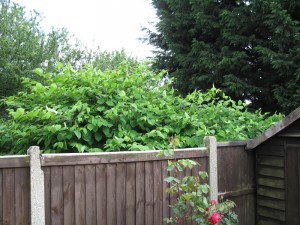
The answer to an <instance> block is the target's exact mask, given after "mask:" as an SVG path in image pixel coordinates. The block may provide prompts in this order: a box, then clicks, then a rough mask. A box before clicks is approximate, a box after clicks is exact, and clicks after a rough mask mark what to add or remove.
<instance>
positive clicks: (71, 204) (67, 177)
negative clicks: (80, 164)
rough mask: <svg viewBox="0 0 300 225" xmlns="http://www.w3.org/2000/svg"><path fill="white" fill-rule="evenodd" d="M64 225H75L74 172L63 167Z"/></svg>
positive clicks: (69, 167)
mask: <svg viewBox="0 0 300 225" xmlns="http://www.w3.org/2000/svg"><path fill="white" fill-rule="evenodd" d="M63 194H64V225H74V224H75V170H74V166H64V167H63Z"/></svg>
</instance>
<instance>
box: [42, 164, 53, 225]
mask: <svg viewBox="0 0 300 225" xmlns="http://www.w3.org/2000/svg"><path fill="white" fill-rule="evenodd" d="M43 171H44V187H45V222H46V225H51V169H50V167H43Z"/></svg>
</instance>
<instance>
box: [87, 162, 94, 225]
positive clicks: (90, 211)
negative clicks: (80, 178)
mask: <svg viewBox="0 0 300 225" xmlns="http://www.w3.org/2000/svg"><path fill="white" fill-rule="evenodd" d="M85 221H86V222H85V223H86V224H89V225H96V223H97V214H96V168H95V165H86V166H85Z"/></svg>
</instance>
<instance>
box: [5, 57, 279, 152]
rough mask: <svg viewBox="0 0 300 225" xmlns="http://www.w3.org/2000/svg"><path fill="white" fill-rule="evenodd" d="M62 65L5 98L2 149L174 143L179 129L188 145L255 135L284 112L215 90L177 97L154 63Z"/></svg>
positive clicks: (108, 148) (63, 149)
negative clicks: (252, 108)
mask: <svg viewBox="0 0 300 225" xmlns="http://www.w3.org/2000/svg"><path fill="white" fill-rule="evenodd" d="M61 66H62V65H61V64H60V65H58V67H59V70H60V72H59V73H43V71H42V70H41V69H36V70H35V72H36V73H37V74H38V75H39V76H41V77H44V78H45V82H44V83H43V84H42V83H40V82H39V81H38V80H39V79H30V78H26V79H24V80H23V84H24V86H25V88H26V89H25V90H24V91H23V92H19V93H18V94H17V95H14V96H10V97H8V98H6V99H5V101H4V102H2V104H3V106H4V107H5V109H6V110H7V111H8V113H9V116H8V118H7V119H6V120H3V121H2V122H1V117H0V149H1V152H2V153H10V154H12V153H13V154H17V153H22V154H23V153H25V152H26V149H28V147H29V146H31V145H39V146H40V147H41V149H42V150H43V151H44V152H70V151H74V152H93V151H122V150H148V149H167V148H169V141H170V137H172V136H174V135H175V134H177V137H178V138H180V143H181V147H196V146H199V145H201V142H200V141H199V140H202V139H203V137H204V136H205V135H215V136H216V137H217V139H218V140H219V141H222V140H241V139H248V138H251V137H254V136H256V135H257V134H259V133H260V132H261V131H263V130H265V129H266V128H267V127H269V126H270V125H272V123H273V122H275V121H278V120H279V119H280V118H281V116H278V115H275V116H271V117H269V116H268V115H265V114H262V113H261V112H255V113H250V112H248V111H247V110H246V109H245V105H244V104H243V103H242V102H241V101H240V102H234V101H232V100H231V99H230V98H229V97H227V96H225V95H224V94H223V93H222V92H221V91H219V90H217V89H215V88H214V89H212V90H209V91H208V92H206V93H201V92H193V93H191V94H189V95H187V96H186V97H181V96H176V95H174V91H173V89H171V88H170V86H169V83H168V81H166V82H165V83H161V78H162V74H163V73H159V74H156V73H154V72H153V71H152V70H150V66H149V65H147V64H139V65H136V66H131V65H130V63H129V64H127V63H126V62H124V63H122V64H121V65H120V66H119V67H118V68H117V69H114V70H108V69H107V70H105V71H104V72H103V71H101V70H99V69H95V68H93V67H92V66H87V67H84V68H82V69H79V70H78V71H75V70H74V69H72V68H71V66H70V65H69V66H67V67H61ZM0 103H1V102H0Z"/></svg>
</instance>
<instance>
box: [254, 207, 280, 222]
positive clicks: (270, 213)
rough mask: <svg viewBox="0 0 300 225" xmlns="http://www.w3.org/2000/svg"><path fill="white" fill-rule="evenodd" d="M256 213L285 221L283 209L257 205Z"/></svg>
mask: <svg viewBox="0 0 300 225" xmlns="http://www.w3.org/2000/svg"><path fill="white" fill-rule="evenodd" d="M257 213H258V215H259V216H263V217H267V218H272V219H274V220H278V221H282V222H283V221H285V212H284V211H280V210H275V209H270V208H265V207H261V206H258V207H257Z"/></svg>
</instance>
